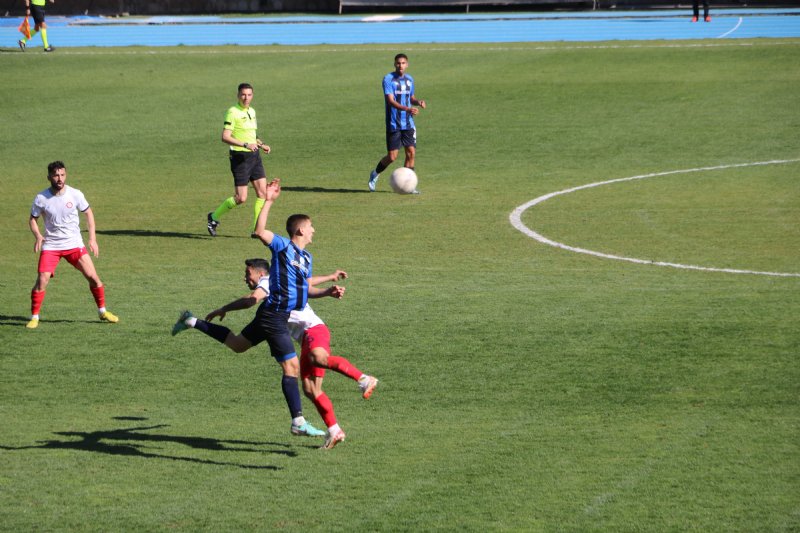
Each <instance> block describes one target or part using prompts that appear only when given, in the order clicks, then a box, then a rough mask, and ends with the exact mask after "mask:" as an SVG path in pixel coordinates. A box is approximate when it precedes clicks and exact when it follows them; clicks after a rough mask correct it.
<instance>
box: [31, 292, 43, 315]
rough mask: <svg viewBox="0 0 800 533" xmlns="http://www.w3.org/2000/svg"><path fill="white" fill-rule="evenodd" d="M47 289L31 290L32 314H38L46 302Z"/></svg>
mask: <svg viewBox="0 0 800 533" xmlns="http://www.w3.org/2000/svg"><path fill="white" fill-rule="evenodd" d="M45 292H46V291H34V290H32V291H31V314H32V315H38V314H39V311H40V310H41V308H42V302H44V293H45Z"/></svg>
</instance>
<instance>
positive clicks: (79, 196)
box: [73, 189, 89, 213]
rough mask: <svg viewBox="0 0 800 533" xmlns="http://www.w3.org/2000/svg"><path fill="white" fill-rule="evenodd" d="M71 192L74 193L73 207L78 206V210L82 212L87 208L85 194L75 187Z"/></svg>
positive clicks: (87, 203)
mask: <svg viewBox="0 0 800 533" xmlns="http://www.w3.org/2000/svg"><path fill="white" fill-rule="evenodd" d="M73 193H74V195H75V207H77V208H78V211H80V212H81V213H83V212H84V211H86V210H87V209H89V202H88V201H87V200H86V196H84V195H83V193H82V192H81V191H79V190H77V189H76V190H74V191H73Z"/></svg>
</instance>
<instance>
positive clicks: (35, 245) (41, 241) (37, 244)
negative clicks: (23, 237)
mask: <svg viewBox="0 0 800 533" xmlns="http://www.w3.org/2000/svg"><path fill="white" fill-rule="evenodd" d="M42 244H44V237H42V236H41V235H39V236H38V237H36V242H35V243H33V251H34V253H37V254H38V253H39V252H41V251H42Z"/></svg>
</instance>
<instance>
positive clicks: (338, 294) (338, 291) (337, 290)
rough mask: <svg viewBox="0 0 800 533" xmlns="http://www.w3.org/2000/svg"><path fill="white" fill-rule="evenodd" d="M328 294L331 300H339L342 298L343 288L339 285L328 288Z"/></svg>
mask: <svg viewBox="0 0 800 533" xmlns="http://www.w3.org/2000/svg"><path fill="white" fill-rule="evenodd" d="M328 294H329V295H330V296H331V297H333V298H337V299H341V298H342V296H344V287H341V286H339V285H334V286H332V287H328Z"/></svg>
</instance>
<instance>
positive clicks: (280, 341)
mask: <svg viewBox="0 0 800 533" xmlns="http://www.w3.org/2000/svg"><path fill="white" fill-rule="evenodd" d="M242 337H244V338H245V339H247V340H248V341H250V344H252V345H253V346H255V345H256V344H260V343H261V342H262V341H267V344H269V351H270V354H271V355H272V357H274V358H275V360H276V361H278V362H279V363H281V362H283V361H288V360H289V359H291V358H292V357H297V352H296V351H295V347H294V342H292V335H291V334H290V333H289V313H278V312H276V311H270V310H268V309H264V308H262V307H259V308H258V311H257V312H256V316H255V318H253V321H252V322H250V323H249V324H247V325H246V326H245V327H244V329H243V330H242Z"/></svg>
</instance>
